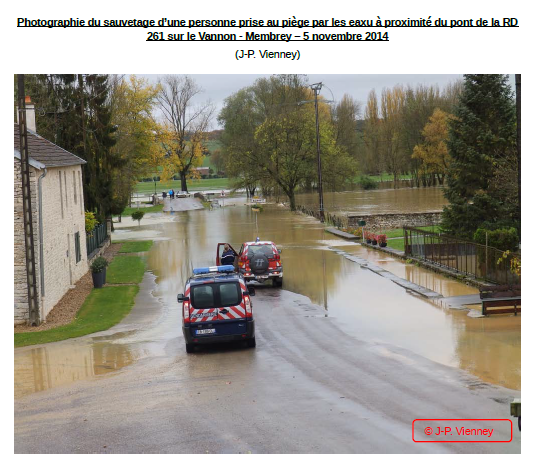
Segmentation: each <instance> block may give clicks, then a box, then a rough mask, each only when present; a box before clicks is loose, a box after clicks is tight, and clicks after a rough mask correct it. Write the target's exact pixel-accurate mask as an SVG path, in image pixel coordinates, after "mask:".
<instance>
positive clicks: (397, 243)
mask: <svg viewBox="0 0 538 470" xmlns="http://www.w3.org/2000/svg"><path fill="white" fill-rule="evenodd" d="M387 246H388V247H389V248H394V249H395V250H400V251H404V249H405V246H404V239H403V238H397V239H396V240H390V239H389V240H387Z"/></svg>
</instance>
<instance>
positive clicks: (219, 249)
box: [215, 243, 238, 266]
mask: <svg viewBox="0 0 538 470" xmlns="http://www.w3.org/2000/svg"><path fill="white" fill-rule="evenodd" d="M224 245H230V244H229V243H218V244H217V258H216V260H215V266H220V265H221V263H220V258H221V257H222V252H223V251H224ZM230 248H231V249H232V251H233V252H234V253H235V256H236V259H237V256H238V254H237V251H235V250H234V247H233V246H232V245H230Z"/></svg>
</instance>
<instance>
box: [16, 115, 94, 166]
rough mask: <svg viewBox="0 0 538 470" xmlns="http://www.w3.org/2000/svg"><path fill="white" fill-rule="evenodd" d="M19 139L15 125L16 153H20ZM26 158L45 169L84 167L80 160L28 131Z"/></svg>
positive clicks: (17, 127) (17, 128) (17, 126)
mask: <svg viewBox="0 0 538 470" xmlns="http://www.w3.org/2000/svg"><path fill="white" fill-rule="evenodd" d="M19 139H20V137H19V125H18V124H15V150H17V151H18V152H20V140H19ZM28 156H29V157H30V158H33V159H34V160H36V161H38V162H39V163H42V164H43V165H45V166H46V167H47V168H49V167H56V166H72V165H84V164H85V163H86V161H85V160H83V159H82V158H80V157H77V156H76V155H74V154H72V153H71V152H68V151H67V150H64V149H63V148H61V147H58V146H57V145H55V144H53V143H52V142H50V141H48V140H47V139H45V138H43V137H41V136H40V135H38V134H36V133H35V132H32V131H28Z"/></svg>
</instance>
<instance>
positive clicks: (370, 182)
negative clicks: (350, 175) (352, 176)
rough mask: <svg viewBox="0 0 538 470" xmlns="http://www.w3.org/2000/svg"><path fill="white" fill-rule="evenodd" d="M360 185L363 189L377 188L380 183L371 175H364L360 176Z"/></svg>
mask: <svg viewBox="0 0 538 470" xmlns="http://www.w3.org/2000/svg"><path fill="white" fill-rule="evenodd" d="M359 186H360V187H361V188H362V189H377V187H378V186H379V183H378V182H377V181H376V180H374V179H373V178H370V177H369V176H366V175H362V176H361V177H360V178H359Z"/></svg>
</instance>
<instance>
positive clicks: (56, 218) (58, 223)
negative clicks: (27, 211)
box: [14, 159, 88, 324]
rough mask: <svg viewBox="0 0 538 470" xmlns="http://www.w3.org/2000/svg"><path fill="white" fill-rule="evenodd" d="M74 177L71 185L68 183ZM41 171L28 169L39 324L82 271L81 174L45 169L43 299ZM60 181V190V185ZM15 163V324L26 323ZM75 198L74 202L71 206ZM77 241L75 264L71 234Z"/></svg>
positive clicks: (78, 169) (77, 170)
mask: <svg viewBox="0 0 538 470" xmlns="http://www.w3.org/2000/svg"><path fill="white" fill-rule="evenodd" d="M73 172H74V179H73ZM42 173H43V171H41V170H36V169H34V168H31V176H30V181H31V185H32V218H33V222H32V223H33V231H34V244H35V252H34V253H35V257H36V274H37V279H38V300H39V302H38V303H39V306H40V318H41V320H45V319H46V317H47V315H48V314H49V312H50V311H51V310H52V308H53V307H54V306H55V305H56V304H57V303H58V301H59V300H60V299H61V298H62V297H63V295H64V294H65V293H66V292H67V291H68V290H69V286H71V285H74V284H75V283H76V282H77V281H78V280H79V279H80V278H81V277H82V276H83V275H84V274H85V273H86V272H87V271H88V262H87V254H86V231H85V221H84V200H83V196H82V169H81V166H80V165H76V166H69V167H61V168H48V169H47V175H46V176H45V177H44V178H43V179H42V197H43V201H42V207H43V264H44V279H45V282H44V295H43V296H42V295H41V284H40V263H41V258H40V249H39V219H38V209H39V200H38V197H37V194H38V185H37V182H38V178H39V176H40V175H41V174H42ZM60 178H61V184H60ZM21 186H22V183H21V176H20V161H19V160H17V159H14V192H15V199H14V206H15V207H14V212H15V217H14V218H15V288H14V290H15V324H18V323H24V322H26V321H27V320H28V291H27V283H26V255H25V247H24V225H23V213H22V188H21ZM75 194H76V202H75ZM76 232H79V235H80V252H81V259H80V261H78V262H77V261H76V256H75V233H76Z"/></svg>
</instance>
